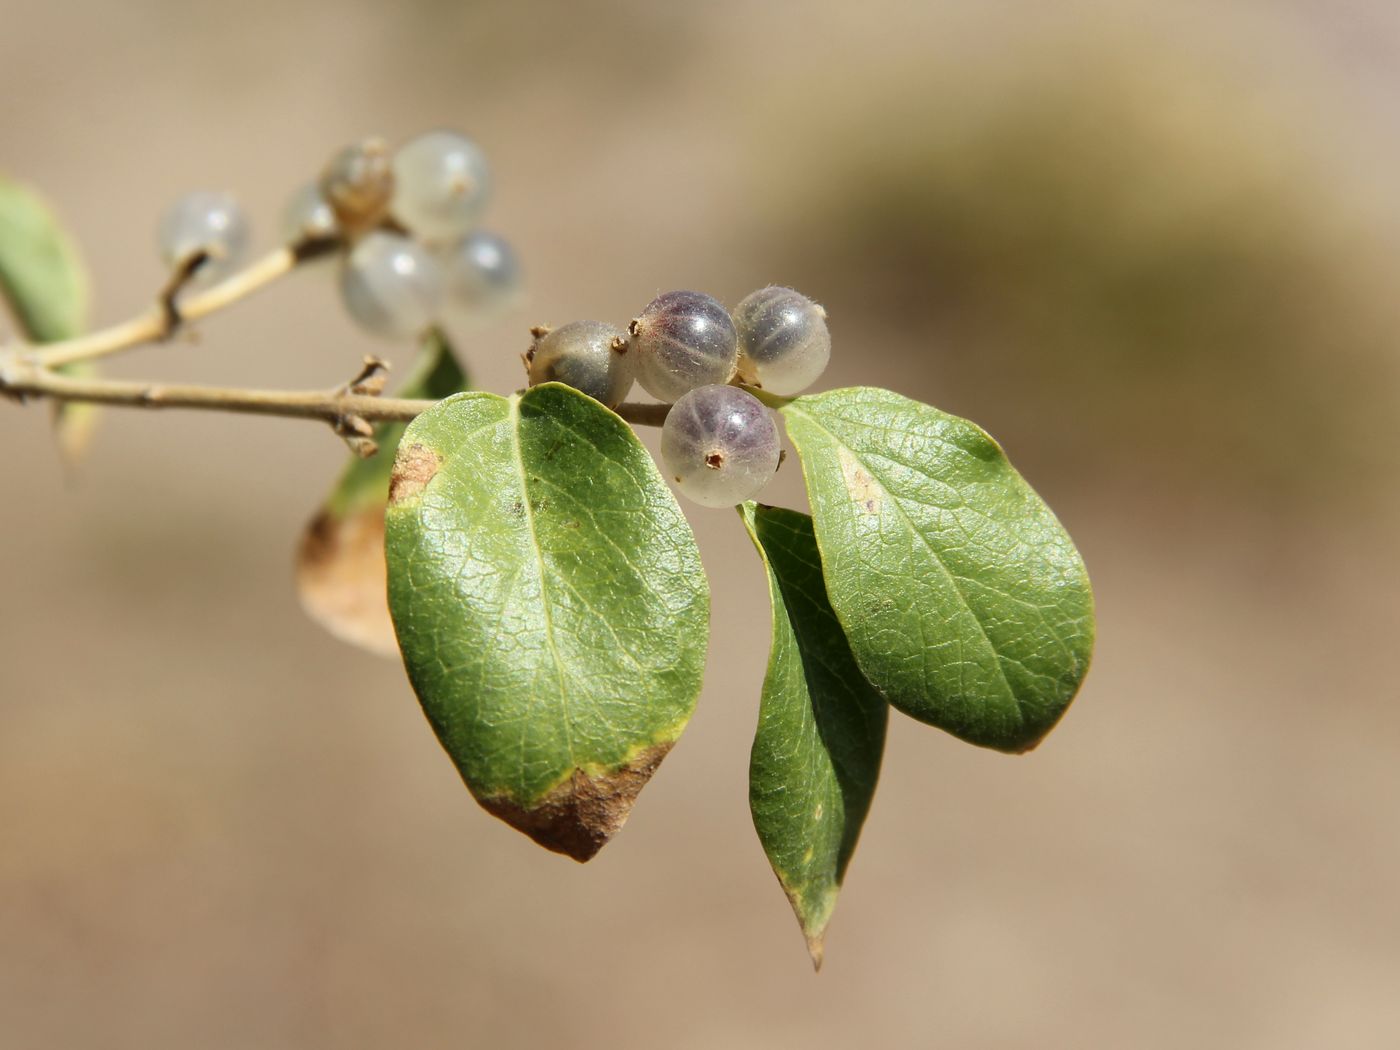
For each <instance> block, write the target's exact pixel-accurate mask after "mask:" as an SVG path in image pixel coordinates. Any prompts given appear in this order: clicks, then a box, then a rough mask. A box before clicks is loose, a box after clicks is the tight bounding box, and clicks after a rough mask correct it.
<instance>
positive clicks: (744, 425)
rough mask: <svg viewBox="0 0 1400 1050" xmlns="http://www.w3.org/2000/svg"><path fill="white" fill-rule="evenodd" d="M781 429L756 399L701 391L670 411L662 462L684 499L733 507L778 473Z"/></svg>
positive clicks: (735, 391) (717, 389) (725, 390)
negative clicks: (779, 434) (779, 429)
mask: <svg viewBox="0 0 1400 1050" xmlns="http://www.w3.org/2000/svg"><path fill="white" fill-rule="evenodd" d="M778 452H779V443H778V426H777V424H776V423H774V421H773V415H772V413H770V412H769V411H768V409H766V408H764V407H763V405H762V404H761V403H760V402H759V401H758V399H757V398H755V397H754V396H753V395H752V394H749V393H746V392H745V391H743V390H740V389H739V388H738V387H733V386H702V387H698V388H696V389H695V390H692V391H690V393H688V394H686V395H685V396H683V397H682V398H681V399H680V400H678V401H677V402H676V403H675V405H674V406H673V407H672V408H671V411H670V412H669V413H668V414H667V416H666V423H665V425H664V426H663V427H662V428H661V459H662V461H663V462H664V463H665V464H666V472H667V473H668V474H669V475H670V476H671V477H672V478H674V479H675V482H676V488H678V489H679V490H680V492H681V495H683V496H685V497H687V498H688V499H691V500H694V501H695V502H696V503H699V504H700V505H701V506H704V507H732V506H734V504H736V503H742V502H743V501H744V500H746V499H750V498H752V497H753V496H755V495H757V494H758V492H759V490H760V489H762V488H763V486H764V485H766V484H767V483H768V481H769V480H770V479H771V478H772V477H773V472H774V471H776V470H777V469H778Z"/></svg>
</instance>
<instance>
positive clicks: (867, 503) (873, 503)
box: [837, 448, 885, 514]
mask: <svg viewBox="0 0 1400 1050" xmlns="http://www.w3.org/2000/svg"><path fill="white" fill-rule="evenodd" d="M837 458H838V459H839V460H840V461H841V477H842V480H844V481H845V482H846V491H847V492H848V493H850V496H851V500H852V501H853V502H855V503H858V504H859V505H860V506H862V507H864V508H865V511H866V513H868V514H879V513H880V506H881V504H882V503H883V502H884V499H885V490H884V489H883V488H882V487H881V486H880V483H879V482H878V481H876V480H875V479H874V478H872V477H871V476H870V474H869V472H867V471H866V469H865V468H864V467H863V466H861V464H860V461H859V460H857V459H856V458H855V456H853V455H851V453H850V452H848V451H847V450H846V449H844V448H843V449H841V450H840V453H839V455H838V457H837Z"/></svg>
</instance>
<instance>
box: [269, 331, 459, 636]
mask: <svg viewBox="0 0 1400 1050" xmlns="http://www.w3.org/2000/svg"><path fill="white" fill-rule="evenodd" d="M467 386H468V380H467V375H466V372H465V370H464V369H463V368H462V366H461V364H460V363H459V362H458V360H457V357H456V355H455V354H454V353H453V351H452V347H451V346H450V345H449V344H448V342H447V339H446V337H445V336H444V335H442V333H440V332H436V331H434V332H430V333H429V334H428V336H427V337H426V338H425V339H424V340H423V345H422V348H421V349H420V350H419V352H418V359H417V360H416V361H415V362H414V365H413V367H412V369H411V370H410V371H409V374H408V377H407V378H406V379H405V380H404V383H403V385H402V386H401V387H400V388H399V389H398V390H397V391H396V394H397V396H399V397H409V398H418V397H422V398H432V399H434V400H440V399H442V398H445V397H448V396H450V395H452V394H456V393H458V392H460V391H462V390H465V389H466V388H467ZM406 426H407V424H405V423H383V424H380V425H379V426H378V427H376V428H375V431H374V440H375V442H376V443H377V444H378V445H379V451H378V452H377V453H376V454H375V455H373V456H371V457H370V458H369V459H361V458H360V457H358V456H352V457H351V459H350V462H349V463H348V464H347V465H346V467H345V470H344V471H343V472H342V473H341V475H340V480H339V481H337V482H336V485H335V488H334V489H333V490H332V491H331V494H330V497H329V499H327V500H326V503H325V504H324V506H323V507H322V508H321V510H320V511H318V512H317V514H316V516H315V517H314V518H312V519H311V521H310V522H309V523H308V524H307V526H306V529H305V530H304V531H303V533H302V537H301V543H300V545H299V546H298V548H297V563H296V570H297V572H296V577H297V593H298V595H299V596H300V598H301V604H302V608H303V609H305V610H306V613H307V615H309V616H310V617H311V618H312V619H313V620H315V621H316V622H317V623H319V624H320V625H321V626H322V627H324V628H325V629H326V630H327V631H329V632H330V633H331V634H333V635H335V636H336V637H337V638H339V639H341V640H342V641H345V642H349V643H350V644H352V645H357V646H359V647H360V648H362V649H367V650H369V651H370V652H374V653H379V654H380V655H381V656H397V655H398V653H399V646H398V641H397V640H396V639H395V637H394V625H393V623H392V621H391V620H390V619H389V603H388V598H387V596H386V593H385V587H384V578H385V568H384V505H385V503H387V502H388V499H389V475H390V474H391V473H392V472H393V469H394V453H395V452H396V451H397V449H398V445H399V439H400V438H401V437H402V436H403V432H404V428H405V427H406Z"/></svg>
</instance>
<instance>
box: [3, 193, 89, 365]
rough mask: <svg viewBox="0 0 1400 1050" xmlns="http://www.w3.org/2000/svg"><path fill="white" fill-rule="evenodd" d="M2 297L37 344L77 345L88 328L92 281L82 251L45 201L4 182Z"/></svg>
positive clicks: (27, 336)
mask: <svg viewBox="0 0 1400 1050" xmlns="http://www.w3.org/2000/svg"><path fill="white" fill-rule="evenodd" d="M0 294H3V295H4V297H5V300H6V301H7V302H8V303H9V305H10V307H11V309H12V310H13V311H14V314H15V317H16V318H17V320H18V321H19V323H20V325H21V326H22V327H23V329H24V335H25V338H27V339H29V340H31V341H33V342H36V343H51V342H56V341H58V340H60V339H71V338H73V337H74V336H76V335H79V334H80V333H81V332H82V330H83V327H84V325H85V324H86V319H87V303H88V289H87V277H86V274H85V271H84V269H83V264H82V260H81V259H80V258H79V256H78V251H77V249H76V248H75V247H74V246H73V242H72V241H71V240H70V239H69V237H68V235H67V234H66V233H64V232H63V229H62V227H60V226H59V224H58V221H57V220H56V219H55V218H54V216H53V213H52V212H51V211H50V209H49V207H48V205H47V204H45V203H44V201H43V200H42V199H41V198H40V197H39V195H38V194H36V193H35V192H34V191H33V190H31V189H29V188H28V187H26V186H23V185H21V184H19V183H17V182H12V181H11V180H9V179H7V178H5V177H4V176H0Z"/></svg>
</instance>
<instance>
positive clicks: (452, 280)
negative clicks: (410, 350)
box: [160, 131, 520, 339]
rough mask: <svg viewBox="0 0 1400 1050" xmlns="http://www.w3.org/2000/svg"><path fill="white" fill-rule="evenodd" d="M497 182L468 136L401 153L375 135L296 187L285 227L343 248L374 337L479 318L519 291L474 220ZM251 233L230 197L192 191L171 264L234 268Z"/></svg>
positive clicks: (424, 139) (168, 219) (165, 233)
mask: <svg viewBox="0 0 1400 1050" xmlns="http://www.w3.org/2000/svg"><path fill="white" fill-rule="evenodd" d="M490 189H491V177H490V172H489V170H488V169H487V166H486V158H485V156H484V155H483V153H482V151H481V149H480V147H479V146H477V144H476V143H475V142H473V141H472V140H471V139H469V138H467V137H466V136H464V135H460V134H458V133H456V132H452V131H433V132H429V133H428V134H426V135H422V136H420V137H419V138H416V139H414V140H413V141H412V142H409V143H408V144H407V145H405V146H403V147H401V148H400V149H399V150H398V151H397V152H395V153H392V154H391V153H390V151H389V149H388V147H387V146H385V144H384V143H383V142H381V141H379V140H377V139H370V140H367V141H365V142H361V143H356V144H354V145H351V146H347V147H346V148H345V149H343V150H341V151H340V152H339V153H338V154H336V156H335V157H333V158H332V159H331V161H330V163H329V164H328V165H327V167H326V170H325V172H324V174H323V175H322V176H321V178H320V179H319V180H317V181H315V182H310V183H307V184H306V185H304V186H302V187H301V188H300V189H299V190H297V191H296V193H295V194H293V196H292V198H291V200H290V201H288V203H287V208H286V211H285V214H284V216H283V234H284V236H285V237H286V238H287V240H288V241H289V242H290V243H292V244H307V243H315V242H324V243H325V244H326V245H328V246H339V247H343V248H344V249H345V250H344V252H343V253H341V254H342V258H341V261H340V294H341V298H342V300H343V301H344V303H345V308H346V310H347V311H348V312H349V314H350V316H351V317H352V318H354V320H355V321H356V322H357V323H358V324H359V325H360V326H361V327H362V328H364V329H365V330H367V331H369V332H372V333H373V334H375V335H379V336H384V337H385V338H392V339H402V338H411V337H413V336H416V335H418V334H419V333H421V332H422V331H423V330H424V329H425V328H427V327H428V326H429V325H431V324H434V323H436V322H438V321H441V320H446V321H448V322H449V323H453V322H456V323H465V322H467V321H469V320H474V319H479V318H480V317H482V316H483V315H486V314H490V313H493V312H495V311H496V310H498V309H500V308H501V307H502V306H504V305H506V304H508V303H509V302H510V301H511V300H512V299H513V298H514V297H515V295H516V294H517V292H518V290H519V285H520V269H519V264H518V263H517V261H516V258H515V253H514V252H513V251H512V250H511V248H510V245H509V244H507V243H506V242H505V241H504V240H502V239H501V238H500V237H498V236H497V235H496V234H493V233H489V232H487V231H486V230H482V229H479V228H478V227H477V223H478V221H479V219H480V218H481V214H482V212H483V211H484V210H485V207H486V202H487V199H488V197H489V196H490ZM248 241H249V232H248V220H247V218H246V217H245V216H244V214H243V210H242V208H241V207H240V206H239V205H238V202H237V201H236V200H234V199H233V198H232V197H231V196H229V195H228V194H224V193H209V192H195V193H189V194H186V195H185V196H184V197H181V198H180V199H179V200H178V201H177V202H176V203H175V205H174V206H173V207H172V208H171V209H170V210H169V211H168V212H167V213H166V214H165V217H164V219H163V220H162V221H161V224H160V249H161V253H162V255H163V256H164V258H165V261H166V263H167V264H168V265H170V266H172V267H175V266H178V265H180V264H182V263H184V262H185V261H186V260H188V259H190V258H191V257H193V256H194V255H195V254H196V253H203V255H204V256H205V261H204V262H203V263H201V265H200V266H199V267H198V269H197V270H196V271H195V273H194V274H193V275H192V281H193V282H194V283H199V284H209V283H212V282H214V281H216V280H219V279H220V278H222V277H225V276H227V275H228V274H229V273H230V272H231V271H232V270H233V269H234V268H235V267H236V266H237V265H239V263H240V262H241V260H242V259H243V256H244V255H245V254H246V252H247V248H248Z"/></svg>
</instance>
